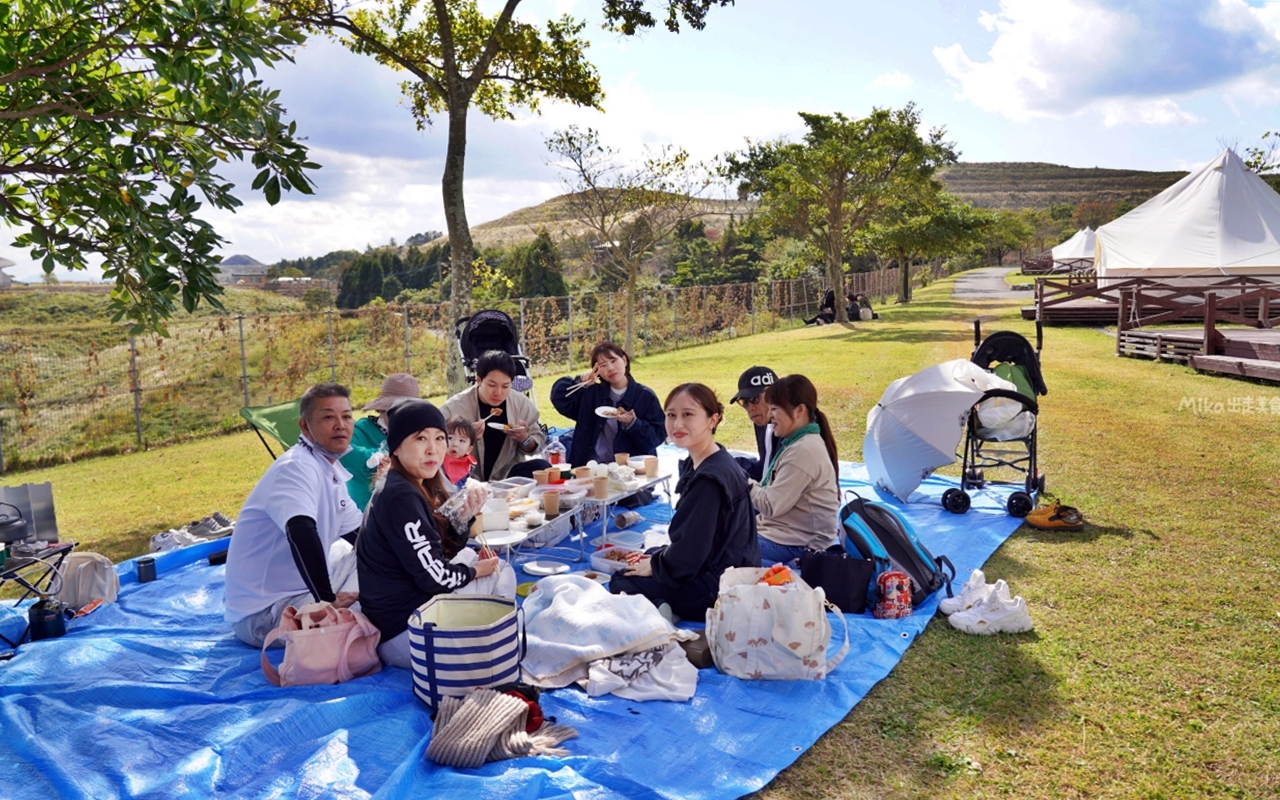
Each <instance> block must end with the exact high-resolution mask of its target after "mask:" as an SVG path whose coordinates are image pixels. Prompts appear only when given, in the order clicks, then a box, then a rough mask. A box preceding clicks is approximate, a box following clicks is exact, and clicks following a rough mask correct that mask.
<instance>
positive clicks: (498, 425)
mask: <svg viewBox="0 0 1280 800" xmlns="http://www.w3.org/2000/svg"><path fill="white" fill-rule="evenodd" d="M489 427H490V428H493V429H494V430H495V431H502V432H503V433H506V431H507V430H508V428H507V426H506V425H505V424H503V423H501V422H490V423H489Z"/></svg>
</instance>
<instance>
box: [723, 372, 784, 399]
mask: <svg viewBox="0 0 1280 800" xmlns="http://www.w3.org/2000/svg"><path fill="white" fill-rule="evenodd" d="M776 380H778V374H777V373H776V372H774V371H773V370H771V369H769V368H768V367H752V368H751V369H749V370H747V371H746V372H744V373H742V376H741V377H739V378H738V393H737V394H735V395H734V396H733V397H732V399H730V400H729V402H730V403H736V402H738V401H739V400H741V399H742V398H744V397H756V396H757V395H759V394H761V393H762V392H764V390H765V389H768V388H769V387H770V386H772V385H773V383H774V381H776Z"/></svg>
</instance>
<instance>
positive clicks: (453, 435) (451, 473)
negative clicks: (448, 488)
mask: <svg viewBox="0 0 1280 800" xmlns="http://www.w3.org/2000/svg"><path fill="white" fill-rule="evenodd" d="M445 427H446V428H447V430H446V433H448V434H449V451H448V453H446V454H445V457H444V464H443V465H442V466H443V468H444V476H445V478H446V479H447V480H448V481H449V482H450V483H452V484H454V485H455V486H457V487H458V488H462V485H463V484H464V483H466V482H467V477H468V476H469V475H470V474H471V468H472V467H474V466H475V465H476V457H475V456H473V455H471V451H472V449H473V445H474V442H473V440H472V438H471V437H472V436H473V435H474V434H473V433H472V427H471V423H470V422H467V421H466V420H465V419H463V418H462V417H453V418H451V419H450V420H449V421H448V422H446V423H445Z"/></svg>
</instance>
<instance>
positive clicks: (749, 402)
mask: <svg viewBox="0 0 1280 800" xmlns="http://www.w3.org/2000/svg"><path fill="white" fill-rule="evenodd" d="M738 402H739V403H741V404H742V407H743V408H746V407H747V406H754V405H756V404H757V403H763V402H764V394H763V393H761V394H758V395H756V396H755V397H744V398H742V399H741V400H739V401H738Z"/></svg>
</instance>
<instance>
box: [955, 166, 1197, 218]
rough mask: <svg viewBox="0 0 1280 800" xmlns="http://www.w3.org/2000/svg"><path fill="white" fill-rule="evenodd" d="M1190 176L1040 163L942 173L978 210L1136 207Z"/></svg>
mask: <svg viewBox="0 0 1280 800" xmlns="http://www.w3.org/2000/svg"><path fill="white" fill-rule="evenodd" d="M1186 175H1187V173H1185V172H1144V171H1142V170H1136V169H1099V168H1097V167H1094V168H1093V169H1087V168H1086V169H1080V168H1077V167H1064V166H1060V165H1058V164H1043V163H1040V162H1036V161H993V162H986V163H976V164H963V163H962V164H955V165H954V166H950V167H946V168H945V169H943V170H941V171H940V172H939V177H940V178H941V179H942V182H943V183H944V184H946V187H947V190H948V191H949V192H951V193H952V194H955V195H959V196H960V197H962V198H964V199H965V200H968V201H969V202H970V203H972V204H973V205H975V206H978V207H979V208H1006V209H1020V208H1048V207H1049V206H1052V205H1056V204H1058V203H1069V204H1070V205H1073V206H1074V205H1077V204H1079V203H1080V202H1081V201H1082V200H1092V201H1101V202H1119V201H1128V202H1130V203H1132V204H1134V205H1139V204H1141V203H1143V202H1146V201H1147V200H1149V199H1150V198H1152V197H1154V196H1155V195H1157V194H1159V193H1160V192H1162V191H1164V190H1165V189H1167V188H1169V187H1170V186H1172V185H1173V184H1174V183H1176V182H1178V181H1179V180H1181V179H1182V178H1184V177H1186Z"/></svg>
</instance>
